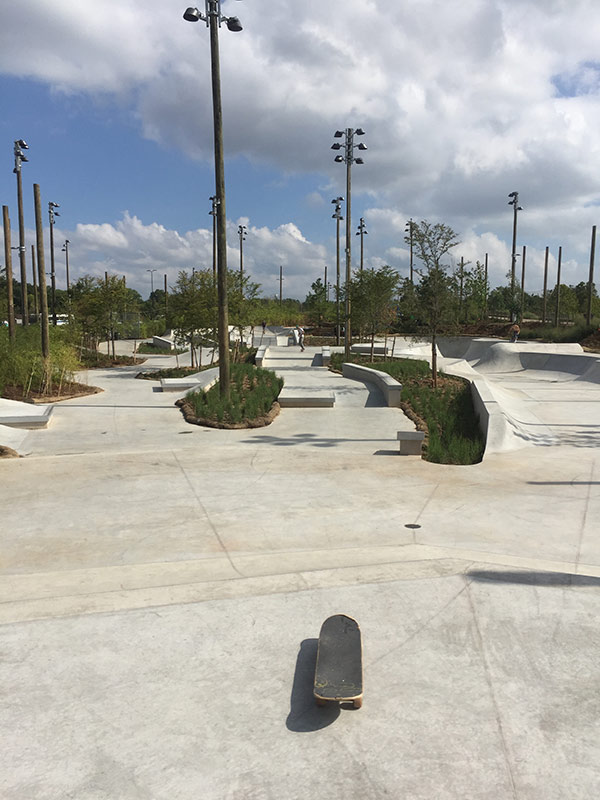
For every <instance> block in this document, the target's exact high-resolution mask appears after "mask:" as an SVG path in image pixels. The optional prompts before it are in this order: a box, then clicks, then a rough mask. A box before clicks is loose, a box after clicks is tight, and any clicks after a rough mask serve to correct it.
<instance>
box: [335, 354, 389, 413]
mask: <svg viewBox="0 0 600 800" xmlns="http://www.w3.org/2000/svg"><path fill="white" fill-rule="evenodd" d="M342 375H343V376H344V378H350V379H352V380H355V381H368V382H370V383H374V384H375V385H376V386H377V388H378V389H380V390H381V392H382V394H383V396H384V397H385V402H386V403H387V405H388V406H389V407H390V408H400V400H401V394H402V384H401V383H398V381H397V380H395V379H394V378H392V377H391V376H390V375H388V374H387V372H379V370H376V369H371V368H370V367H363V366H362V365H361V364H350V363H346V364H342Z"/></svg>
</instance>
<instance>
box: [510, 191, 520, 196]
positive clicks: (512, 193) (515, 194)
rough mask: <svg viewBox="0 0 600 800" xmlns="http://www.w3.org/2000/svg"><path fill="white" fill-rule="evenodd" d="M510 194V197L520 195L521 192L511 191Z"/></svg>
mask: <svg viewBox="0 0 600 800" xmlns="http://www.w3.org/2000/svg"><path fill="white" fill-rule="evenodd" d="M508 196H509V197H518V196H519V193H518V192H511V193H510V194H509V195H508Z"/></svg>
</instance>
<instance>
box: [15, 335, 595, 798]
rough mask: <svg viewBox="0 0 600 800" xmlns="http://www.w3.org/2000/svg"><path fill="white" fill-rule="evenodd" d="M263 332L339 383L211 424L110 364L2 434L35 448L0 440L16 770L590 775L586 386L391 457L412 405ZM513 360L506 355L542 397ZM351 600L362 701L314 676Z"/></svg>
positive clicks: (543, 783) (418, 789) (350, 794)
mask: <svg viewBox="0 0 600 800" xmlns="http://www.w3.org/2000/svg"><path fill="white" fill-rule="evenodd" d="M271 352H272V356H273V360H272V361H271V363H268V364H267V366H270V367H272V368H274V369H275V370H276V371H278V372H280V373H281V374H282V375H284V377H285V378H286V381H288V385H290V384H293V383H295V384H297V385H299V386H300V385H302V382H303V381H305V382H307V383H310V385H312V386H314V385H316V384H317V383H321V382H322V384H323V386H326V387H327V388H329V387H331V388H332V390H333V391H335V393H336V398H337V402H336V406H335V407H334V408H333V409H285V410H283V411H282V413H281V414H280V416H279V417H278V418H277V419H276V420H275V421H274V422H273V424H272V425H271V426H269V427H267V428H263V429H257V430H251V431H248V430H245V431H216V430H211V429H202V428H199V427H195V426H189V425H187V424H186V423H185V422H184V421H183V418H182V417H181V415H180V412H179V410H178V409H176V408H175V407H174V406H173V405H172V404H173V402H174V400H175V399H176V396H173V395H172V394H167V395H165V394H162V393H160V392H158V391H156V387H155V386H153V384H152V383H150V382H147V381H139V380H134V379H133V375H134V374H135V372H136V371H138V370H137V368H120V369H118V370H105V371H98V372H93V373H92V372H90V373H89V375H88V376H87V379H88V381H89V382H90V383H91V384H93V385H97V386H100V387H101V388H103V389H104V392H103V393H101V394H96V395H92V396H90V397H87V398H80V399H77V400H71V401H65V402H63V403H59V404H56V406H55V409H54V412H53V415H52V422H51V425H50V427H49V428H48V429H47V430H41V431H18V432H17V433H16V434H15V433H14V431H13V434H12V435H13V437H17V438H18V441H15V439H13V443H12V444H11V443H10V442H5V441H4V438H3V434H0V443H5V444H11V446H12V447H16V448H17V449H18V450H19V452H21V453H22V454H23V455H25V457H24V458H21V459H12V460H6V461H3V462H0V470H1V471H2V482H1V484H0V501H1V502H2V509H3V514H2V525H1V531H2V532H1V534H0V538H1V542H2V547H1V549H0V568H1V570H2V582H1V584H0V601H1V602H0V647H1V652H2V659H1V660H0V681H1V683H0V685H1V686H2V706H3V708H2V713H1V714H0V731H1V737H2V742H3V747H2V751H1V755H0V796H1V797H2V798H4V797H6V798H10V799H11V800H12V799H13V798H18V800H21V798H22V799H23V800H38V798H40V799H45V798H52V800H55V799H56V798H61V799H62V798H75V799H76V800H88V798H89V799H90V800H99V799H102V800H104V798H106V799H107V800H109V799H110V800H112V799H113V798H119V800H120V799H121V798H123V799H125V800H129V798H131V800H133V799H134V798H135V799H136V800H137V799H138V798H144V800H146V799H147V798H152V799H153V800H154V799H155V798H156V800H162V798H165V800H167V798H168V800H173V799H174V798H192V797H193V798H196V797H202V798H209V799H210V800H212V799H213V798H214V799H215V800H220V799H221V798H228V799H229V798H230V799H231V800H242V799H243V800H246V798H250V799H251V800H262V799H263V798H265V800H266V799H268V800H271V798H273V800H275V799H276V800H280V799H281V798H283V799H285V800H287V799H288V798H290V799H295V798H306V797H320V796H323V797H330V798H340V800H341V798H344V799H345V800H346V799H347V798H364V797H368V798H379V797H381V798H383V797H401V798H407V800H411V799H412V798H415V800H420V799H421V798H423V800H425V798H427V800H431V798H452V799H454V798H477V799H478V800H479V799H480V798H481V799H483V798H494V800H504V798H511V800H513V799H514V798H519V800H521V798H522V799H523V800H533V799H534V798H535V800H538V799H539V800H542V798H543V800H571V799H573V800H574V799H575V798H586V800H587V799H588V798H590V797H593V796H595V795H596V794H597V787H598V785H599V784H600V745H599V744H598V742H599V741H600V723H599V719H600V694H599V692H598V663H599V658H600V632H599V629H598V625H597V619H598V617H599V615H600V600H599V591H598V589H599V586H600V545H599V543H598V536H597V519H598V511H599V510H600V488H599V487H600V463H599V456H598V448H597V447H596V444H597V439H596V438H595V431H596V430H597V428H598V423H599V420H600V414H599V413H598V412H599V411H600V407H599V405H598V402H599V400H600V398H598V392H597V384H594V383H593V382H586V381H584V380H577V381H574V382H572V385H571V386H570V388H569V393H568V394H567V395H565V398H564V400H562V401H560V400H559V399H558V398H557V397H556V395H554V399H553V400H552V403H553V410H552V414H553V415H554V416H553V419H550V418H549V417H547V416H546V418H545V421H544V424H545V425H546V426H547V427H548V429H549V430H550V432H551V433H552V432H553V427H552V426H554V425H555V426H556V430H558V431H559V433H560V435H556V436H553V437H551V438H550V439H549V438H548V437H538V438H535V437H531V438H529V439H528V438H523V439H522V446H521V449H519V450H514V451H512V452H505V453H498V454H490V455H488V456H487V457H486V459H485V461H484V462H483V463H482V464H479V465H474V466H470V467H452V466H445V465H435V464H429V463H427V462H424V461H422V460H420V459H417V458H411V457H402V456H399V455H398V454H397V441H396V431H397V430H400V429H402V428H406V429H410V428H411V424H410V423H409V422H408V421H407V420H406V419H405V418H404V416H403V414H402V413H401V412H400V411H399V410H397V409H388V408H385V407H383V405H382V399H381V397H380V396H379V394H378V393H377V391H376V390H375V389H373V387H369V386H364V385H362V384H360V385H357V384H356V383H355V382H352V381H346V380H345V379H343V378H341V377H340V376H337V375H333V374H331V373H329V372H327V371H326V370H324V369H323V368H318V367H316V366H313V364H315V363H316V359H315V355H316V351H315V350H314V349H312V350H311V348H307V350H306V352H305V353H302V354H301V353H300V351H299V349H298V348H277V349H273V350H272V351H271ZM172 361H173V362H174V358H173V359H172ZM169 362H170V358H169V357H164V356H160V357H155V358H154V357H153V358H151V359H149V360H148V361H147V362H146V364H145V365H144V367H143V369H148V368H149V367H152V366H153V365H155V366H156V365H158V366H162V365H165V364H167V363H169ZM471 366H472V365H471ZM473 368H475V367H473ZM522 378H523V379H524V380H525V381H527V382H528V383H527V390H526V392H524V390H523V388H522V386H521V388H519V387H515V385H514V380H518V376H517V375H516V374H515V373H514V371H513V372H512V373H511V375H510V382H509V380H508V377H507V378H506V381H507V382H506V383H505V384H504V385H503V384H502V378H501V376H499V374H498V373H496V376H495V378H494V380H497V382H499V384H500V386H499V388H500V389H501V390H504V391H506V392H512V393H513V395H512V397H513V400H514V401H515V405H514V407H513V408H511V413H513V414H516V415H517V416H518V415H519V414H520V411H519V409H520V408H521V407H520V406H519V405H518V402H517V401H518V397H519V392H521V393H523V395H522V398H521V399H522V402H523V408H524V407H525V405H526V406H527V410H528V412H530V413H532V414H534V416H537V415H541V416H542V417H544V415H545V414H546V415H547V413H549V411H548V409H543V408H541V406H542V405H544V397H546V399H547V398H548V395H543V394H541V393H540V392H542V389H544V390H546V389H548V388H549V387H547V386H546V387H543V386H541V385H540V384H539V383H538V382H536V381H537V380H538V378H536V376H534V377H533V378H531V377H530V376H528V375H527V374H526V371H524V372H523V375H522ZM547 378H548V374H547V373H546V374H544V375H543V376H539V380H542V381H543V380H547ZM529 381H532V383H529ZM550 388H552V387H550ZM536 404H537V405H536ZM528 419H530V418H528ZM569 419H571V420H573V423H572V424H576V425H577V426H579V427H578V428H577V430H578V431H579V430H580V429H581V426H588V427H587V428H584V430H587V431H591V432H592V433H593V434H594V435H592V436H591V437H582V436H579V435H578V436H576V437H572V439H571V440H569V438H568V437H565V436H563V431H564V429H565V425H567V424H569ZM339 612H343V613H346V614H350V615H351V616H354V617H356V619H358V621H359V622H360V624H361V628H362V631H363V639H364V668H365V701H364V706H363V708H362V709H360V710H349V709H345V708H341V709H340V708H339V707H337V706H334V705H331V706H328V707H327V708H325V709H319V708H317V707H316V706H315V705H314V702H313V699H312V672H313V671H314V663H315V648H316V638H317V637H318V632H319V628H320V625H321V623H322V621H323V619H325V617H327V616H329V615H330V614H333V613H339Z"/></svg>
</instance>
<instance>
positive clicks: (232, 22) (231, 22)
mask: <svg viewBox="0 0 600 800" xmlns="http://www.w3.org/2000/svg"><path fill="white" fill-rule="evenodd" d="M225 22H226V24H227V28H228V30H230V31H233V32H234V33H238V32H239V31H241V30H243V28H242V23H241V22H240V21H239V19H238V18H237V17H229V18H228V19H226V20H225Z"/></svg>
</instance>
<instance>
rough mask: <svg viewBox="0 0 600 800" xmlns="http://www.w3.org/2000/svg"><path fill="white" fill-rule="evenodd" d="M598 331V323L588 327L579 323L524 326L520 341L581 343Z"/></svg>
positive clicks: (581, 322) (583, 323)
mask: <svg viewBox="0 0 600 800" xmlns="http://www.w3.org/2000/svg"><path fill="white" fill-rule="evenodd" d="M597 329H598V321H597V320H595V321H594V322H593V324H591V325H588V324H587V323H586V322H583V321H578V322H576V323H575V324H574V325H560V326H559V327H558V328H555V327H554V325H541V324H540V325H522V326H521V333H520V334H519V339H541V340H542V341H544V342H557V343H562V342H581V341H582V340H583V339H587V338H588V337H589V336H592V335H593V334H594V332H595V331H596V330H597Z"/></svg>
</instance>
